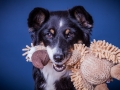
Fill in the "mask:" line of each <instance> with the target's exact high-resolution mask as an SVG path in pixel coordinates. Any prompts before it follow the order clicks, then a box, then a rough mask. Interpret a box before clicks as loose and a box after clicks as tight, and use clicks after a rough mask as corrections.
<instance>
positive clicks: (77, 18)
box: [28, 6, 93, 71]
mask: <svg viewBox="0 0 120 90" xmlns="http://www.w3.org/2000/svg"><path fill="white" fill-rule="evenodd" d="M92 26H93V20H92V17H91V15H90V14H89V13H88V12H87V11H86V10H85V9H84V8H83V7H82V6H76V7H73V8H72V9H69V10H67V11H53V12H49V11H48V10H46V9H43V8H39V7H38V8H34V9H33V10H32V11H31V12H30V14H29V17H28V27H29V30H30V32H31V37H32V40H33V43H34V45H37V44H40V43H41V42H43V43H44V45H45V46H46V48H47V52H48V55H49V57H50V59H51V61H52V62H53V63H54V65H53V66H54V69H55V70H56V71H62V70H64V68H65V66H64V63H65V62H66V61H67V60H68V59H69V57H70V55H71V48H72V47H73V44H75V43H78V42H82V43H84V44H85V45H86V46H89V44H90V32H91V28H92Z"/></svg>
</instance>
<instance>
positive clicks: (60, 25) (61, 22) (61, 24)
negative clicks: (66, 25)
mask: <svg viewBox="0 0 120 90" xmlns="http://www.w3.org/2000/svg"><path fill="white" fill-rule="evenodd" d="M62 26H63V20H62V19H61V20H60V22H59V27H62Z"/></svg>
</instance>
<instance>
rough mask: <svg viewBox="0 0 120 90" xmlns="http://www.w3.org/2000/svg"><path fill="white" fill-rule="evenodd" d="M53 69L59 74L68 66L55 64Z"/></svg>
mask: <svg viewBox="0 0 120 90" xmlns="http://www.w3.org/2000/svg"><path fill="white" fill-rule="evenodd" d="M53 68H54V69H55V70H56V71H57V72H62V71H63V70H65V68H66V65H65V64H54V63H53Z"/></svg>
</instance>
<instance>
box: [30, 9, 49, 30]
mask: <svg viewBox="0 0 120 90" xmlns="http://www.w3.org/2000/svg"><path fill="white" fill-rule="evenodd" d="M48 18H49V11H48V10H46V9H44V8H40V7H36V8H34V9H33V10H32V11H31V12H30V14H29V17H28V27H29V31H30V32H33V31H36V30H38V29H40V27H41V26H42V24H43V23H44V22H45V21H47V19H48Z"/></svg>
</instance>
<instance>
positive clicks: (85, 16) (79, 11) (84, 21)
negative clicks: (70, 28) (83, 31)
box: [69, 6, 93, 29]
mask: <svg viewBox="0 0 120 90" xmlns="http://www.w3.org/2000/svg"><path fill="white" fill-rule="evenodd" d="M69 13H70V15H71V16H72V17H73V18H75V19H76V20H77V21H78V22H79V23H80V24H81V26H82V27H84V28H89V29H90V28H92V27H93V19H92V16H91V15H90V14H89V13H88V12H87V11H86V10H85V9H84V7H82V6H75V7H73V8H72V9H70V10H69Z"/></svg>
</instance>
